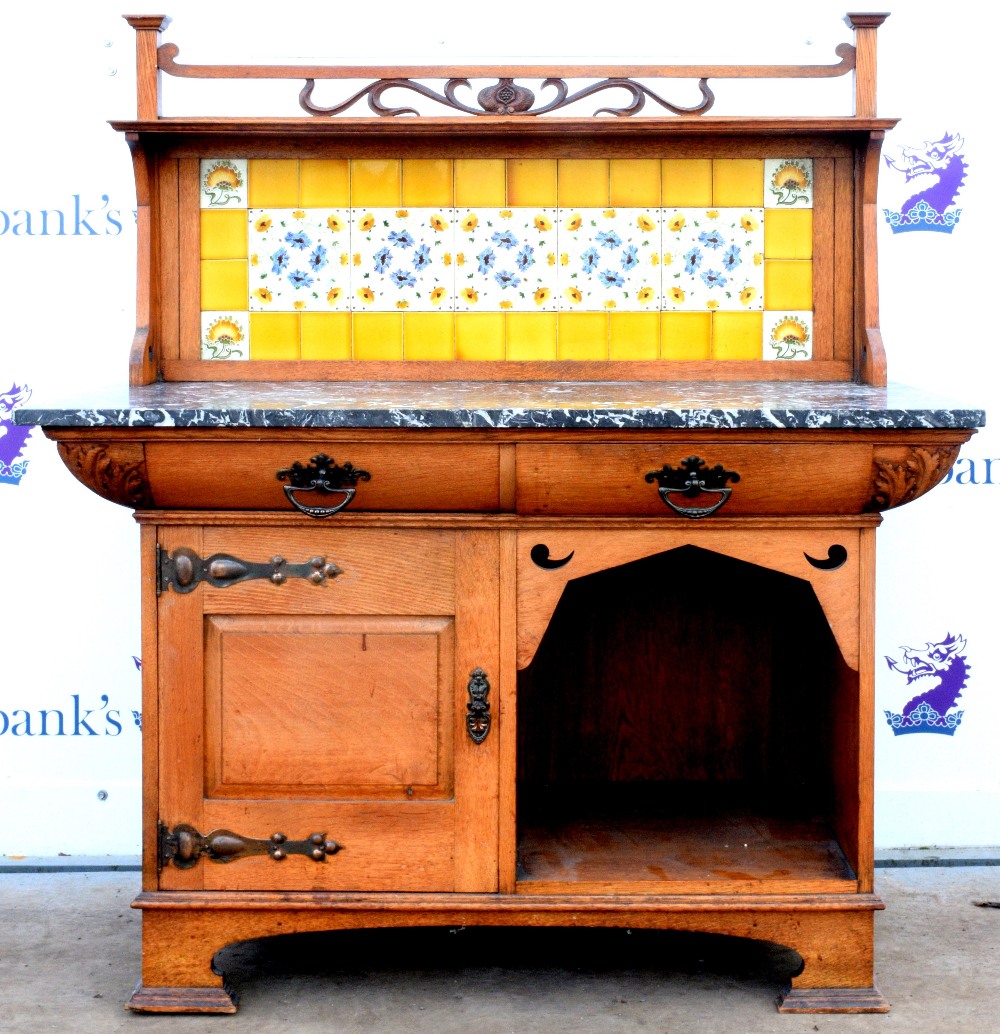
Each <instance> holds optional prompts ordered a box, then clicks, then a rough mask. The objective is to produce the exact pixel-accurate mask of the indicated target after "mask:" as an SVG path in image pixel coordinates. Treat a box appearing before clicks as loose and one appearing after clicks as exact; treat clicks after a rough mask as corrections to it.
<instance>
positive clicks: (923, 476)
mask: <svg viewBox="0 0 1000 1034" xmlns="http://www.w3.org/2000/svg"><path fill="white" fill-rule="evenodd" d="M959 448H960V446H958V445H944V446H938V447H936V448H922V447H919V446H912V447H910V448H906V449H902V450H901V449H891V450H889V449H887V450H885V451H884V452H881V451H876V452H875V455H874V457H873V459H872V485H871V497H870V498H869V500H868V502H867V503H866V504H865V506H864V512H865V513H878V512H880V511H882V510H891V509H892V508H893V507H895V506H902V505H903V504H904V503H910V502H912V501H913V500H914V499H918V498H919V497H920V496H922V495H923V494H924V493H925V492H929V491H930V490H931V489H932V488H933V487H934V486H935V485H937V484H939V483H940V482H941V481H943V480H944V478H945V477H946V476H947V474H948V471H949V470H951V468H952V465H953V464H954V462H955V460H956V459H957V458H958V450H959Z"/></svg>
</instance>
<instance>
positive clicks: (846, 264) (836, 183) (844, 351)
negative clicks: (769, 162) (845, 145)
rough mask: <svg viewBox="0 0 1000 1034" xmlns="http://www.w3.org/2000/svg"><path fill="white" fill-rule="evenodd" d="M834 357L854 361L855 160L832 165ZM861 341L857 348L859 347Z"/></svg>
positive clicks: (837, 161)
mask: <svg viewBox="0 0 1000 1034" xmlns="http://www.w3.org/2000/svg"><path fill="white" fill-rule="evenodd" d="M833 194H834V209H833V221H834V225H833V240H834V255H833V267H834V268H833V278H834V299H833V324H834V329H833V357H834V359H836V360H843V361H848V362H851V363H852V364H853V362H854V353H855V349H854V311H855V309H854V161H853V160H852V159H848V158H837V159H835V160H834V165H833ZM860 347H861V345H860V342H859V343H858V348H859V349H860Z"/></svg>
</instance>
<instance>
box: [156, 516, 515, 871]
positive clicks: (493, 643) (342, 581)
mask: <svg viewBox="0 0 1000 1034" xmlns="http://www.w3.org/2000/svg"><path fill="white" fill-rule="evenodd" d="M159 545H160V550H161V556H162V555H167V556H169V557H176V556H177V555H178V553H177V550H178V549H183V550H191V551H193V552H194V553H195V554H197V556H198V557H200V558H202V559H205V558H212V557H219V556H220V555H223V554H224V555H226V556H229V557H235V558H237V559H238V560H239V561H242V562H243V563H244V564H246V563H257V564H260V563H263V564H265V565H268V564H270V562H271V561H272V558H274V557H276V556H280V557H282V558H284V561H285V563H284V565H281V570H282V571H284V572H286V575H285V580H284V581H283V582H281V583H280V584H276V583H275V582H274V581H272V580H271V579H269V578H267V577H262V578H253V579H249V580H243V581H237V582H234V583H231V584H213V582H212V580H211V579H209V580H204V581H200V582H198V583H197V584H195V585H194V587H193V588H190V589H189V591H186V592H177V591H175V588H174V587H169V588H167V587H164V588H163V590H162V591H161V594H160V596H159V600H158V661H159V665H158V670H159V708H158V711H159V713H158V715H157V726H156V727H157V731H158V744H159V751H158V755H159V757H158V775H157V782H158V786H157V795H158V799H159V819H160V822H161V823H162V824H163V825H164V826H165V827H166V830H167V831H168V833H173V832H175V831H176V830H177V827H178V826H189V827H192V828H193V830H195V831H197V833H198V834H201V835H202V836H203V837H206V838H207V840H204V841H197V838H195V841H196V848H195V851H196V853H198V852H199V851H200V857H199V858H198V860H197V861H196V862H195V863H194V864H192V865H190V867H188V868H179V867H178V866H177V864H176V861H177V860H176V859H168V861H167V864H164V866H163V868H162V870H161V873H160V886H161V887H163V888H178V889H179V888H196V887H197V888H208V889H227V890H229V889H243V890H310V889H315V890H358V891H365V890H369V891H375V890H378V891H393V890H395V891H451V890H461V891H494V890H496V889H497V759H498V750H497V743H498V739H499V736H498V732H499V730H498V729H497V728H496V724H497V723H496V722H495V721H494V722H493V723H492V727H491V728H490V730H489V732H488V733H487V735H486V736H485V738H484V739H481V742H476V740H475V739H474V738H473V737H472V735H470V733H469V731H468V729H467V721H466V716H467V715H468V714H469V713H470V709H469V703H470V701H472V698H473V696H475V695H477V694H478V695H480V696H481V692H480V687H481V686H482V680H481V678H478V677H477V678H475V679H474V678H473V673H474V672H476V670H477V669H481V670H482V673H483V676H484V677H485V679H486V680H487V682H489V681H490V680H493V682H494V686H495V683H496V676H497V672H498V667H497V665H498V640H499V631H498V605H497V599H498V590H497V566H498V555H497V554H498V550H497V537H496V535H495V534H493V533H489V532H454V531H439V532H438V531H422V530H417V531H414V530H409V529H392V528H388V529H376V530H367V529H346V530H340V529H328V528H317V529H315V530H313V529H303V528H302V527H301V526H299V527H295V528H288V529H285V530H282V529H278V528H274V527H262V528H257V529H254V528H234V527H205V528H197V527H164V528H161V529H160V530H159ZM313 557H322V558H323V559H324V561H325V563H326V564H333V565H335V566H336V571H333V570H331V571H330V572H329V574H328V576H327V577H326V579H325V582H323V583H322V584H315V583H314V582H313V581H311V580H310V579H309V578H308V577H302V576H301V575H302V574H303V573H304V574H306V575H308V573H309V571H308V570H305V571H302V570H299V569H296V568H295V567H293V566H292V565H296V564H300V563H306V564H307V563H308V562H309V561H310V560H311V558H313ZM216 570H219V571H222V572H223V575H224V576H225V570H226V569H225V564H223V565H222V567H218V566H217V567H216ZM266 570H267V568H265V574H266ZM229 571H230V573H231V571H232V568H230V569H229ZM217 581H219V580H217ZM470 682H472V683H473V687H472V689H471V690H470ZM495 697H496V693H495V690H494V693H493V699H494V700H495ZM486 702H487V705H489V704H492V702H493V701H492V700H491V699H490V697H489V696H487V698H486ZM476 738H477V739H479V738H480V737H478V735H477V737H476ZM220 830H224V831H228V832H229V833H231V834H233V836H232V837H228V836H223V835H222V834H220V833H218V832H216V831H220ZM213 833H215V835H214V837H213V836H212V835H211V834H213ZM275 834H278V835H279V836H278V838H277V839H275ZM316 834H319V835H320V837H319V839H320V841H321V843H320V844H319V845H316V846H319V847H320V848H321V850H320V851H319V854H320V855H321V858H320V859H318V860H317V859H314V858H313V857H311V852H312V851H313V850H314V847H313V846H311V843H312V842H311V841H310V838H311V837H313V836H314V835H316ZM190 837H194V834H193V833H192V834H190ZM190 837H189V841H188V842H189V845H190ZM327 841H333V842H334V843H335V844H336V845H337V849H336V850H333V849H332V848H330V850H331V851H332V853H326V852H325V851H324V850H322V848H323V847H324V846H325V845H326V842H327ZM268 845H271V846H268ZM274 845H277V846H278V848H279V849H278V850H277V851H275V850H274ZM174 846H176V844H175V845H174ZM227 852H231V853H232V856H233V860H232V861H228V862H226V863H225V864H223V863H222V862H221V857H228V855H227ZM211 856H215V857H211ZM282 856H284V857H282ZM182 861H183V859H182Z"/></svg>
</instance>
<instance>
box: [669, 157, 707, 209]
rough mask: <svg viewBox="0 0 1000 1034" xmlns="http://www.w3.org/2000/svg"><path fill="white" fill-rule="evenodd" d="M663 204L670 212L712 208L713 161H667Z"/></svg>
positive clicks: (685, 159)
mask: <svg viewBox="0 0 1000 1034" xmlns="http://www.w3.org/2000/svg"><path fill="white" fill-rule="evenodd" d="M660 174H661V175H662V177H663V185H662V187H661V191H660V193H661V197H662V200H661V202H660V203H661V204H662V205H663V206H664V207H669V208H707V207H709V206H710V205H711V204H712V160H711V159H710V158H664V159H663V160H662V162H661V163H660Z"/></svg>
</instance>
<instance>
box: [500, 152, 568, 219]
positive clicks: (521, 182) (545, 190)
mask: <svg viewBox="0 0 1000 1034" xmlns="http://www.w3.org/2000/svg"><path fill="white" fill-rule="evenodd" d="M556 197H557V194H556V162H555V159H553V158H511V159H509V160H508V162H507V204H508V205H511V206H513V205H518V206H521V207H525V208H535V207H539V208H555V207H556Z"/></svg>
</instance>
